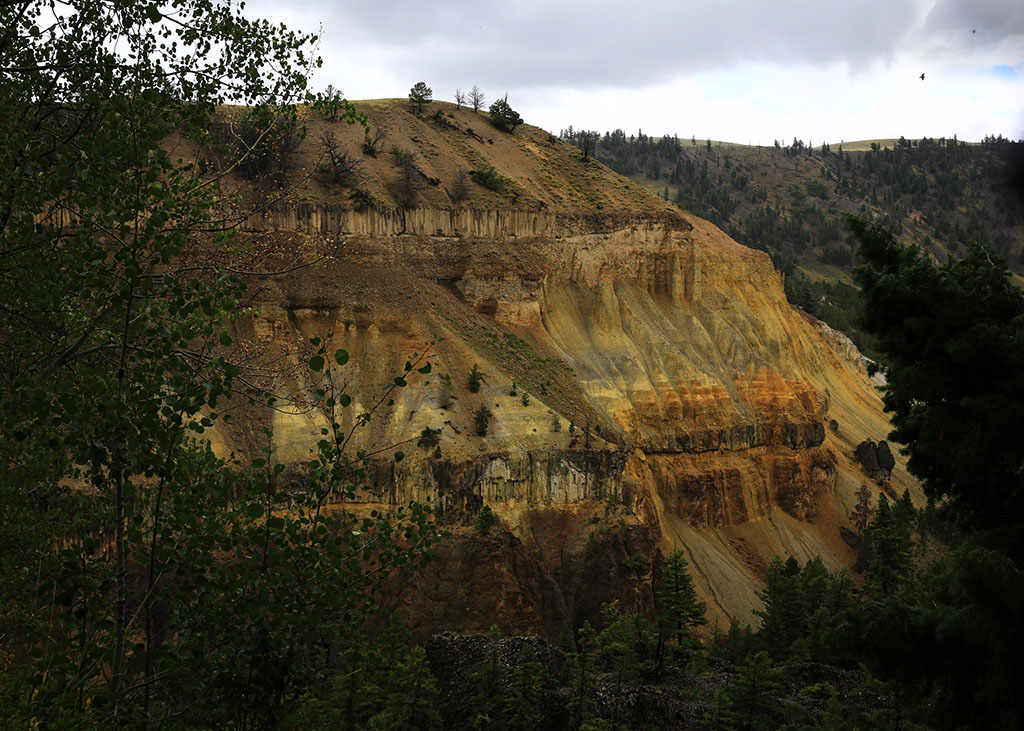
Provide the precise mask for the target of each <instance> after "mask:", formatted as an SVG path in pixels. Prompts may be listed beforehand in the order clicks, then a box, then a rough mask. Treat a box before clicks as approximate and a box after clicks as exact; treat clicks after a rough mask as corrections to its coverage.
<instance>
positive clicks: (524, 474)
mask: <svg viewBox="0 0 1024 731" xmlns="http://www.w3.org/2000/svg"><path fill="white" fill-rule="evenodd" d="M356 107H357V109H358V110H359V111H361V112H363V113H365V114H366V115H367V118H368V121H369V124H370V126H371V129H372V130H378V129H379V130H384V131H385V133H386V137H385V138H384V141H383V144H382V145H381V146H380V149H379V150H378V151H377V152H376V154H375V155H374V154H370V153H367V152H365V151H364V148H363V142H364V131H363V129H362V128H360V127H359V126H348V125H345V124H343V123H339V122H329V121H326V120H324V119H323V118H320V117H319V116H317V115H310V116H309V118H308V119H306V120H305V124H306V128H307V134H306V136H305V139H304V140H302V141H301V142H299V141H295V143H294V145H290V146H289V147H288V154H287V159H286V160H285V159H282V160H281V164H279V165H277V164H275V167H273V168H270V169H267V168H264V169H263V170H262V172H261V174H260V175H258V176H256V177H255V178H254V179H248V180H247V179H245V178H244V177H242V176H239V175H238V171H230V172H229V173H228V175H229V176H234V177H233V178H232V179H233V180H234V183H235V184H236V185H237V186H238V189H239V191H241V193H242V194H243V195H244V196H246V197H250V198H251V199H253V200H259V199H262V200H263V201H265V205H264V208H263V211H262V213H260V214H258V215H256V216H253V217H250V218H249V219H248V220H247V221H246V222H245V224H244V227H243V228H244V229H245V231H246V233H245V234H244V235H243V236H242V237H241V242H240V243H241V244H243V247H242V248H243V251H246V252H247V253H246V254H245V256H246V257H247V260H246V261H245V262H243V263H242V264H240V265H239V264H236V265H235V266H241V267H242V268H243V269H246V270H248V272H249V273H250V274H251V276H250V277H249V280H248V281H249V284H250V287H249V293H248V300H247V302H246V303H245V304H246V305H247V306H249V307H251V308H253V311H254V312H253V314H252V315H250V316H247V317H244V318H241V319H239V320H238V321H236V324H235V327H234V335H235V339H236V342H239V343H241V346H240V347H239V348H238V350H236V352H235V358H236V360H238V361H239V362H242V363H243V364H245V366H246V368H247V369H248V370H247V377H249V378H250V379H251V381H252V383H254V384H256V385H259V386H260V387H262V388H267V389H269V390H271V391H273V392H274V393H276V394H278V395H279V400H278V403H277V406H276V408H275V410H274V411H272V412H269V413H268V412H262V411H258V410H257V411H255V412H254V411H246V416H245V418H239V417H238V416H237V415H236V416H235V418H234V419H233V420H232V421H231V423H230V424H218V426H217V427H216V431H215V436H214V443H215V446H216V447H217V449H218V451H219V452H220V453H222V454H225V455H226V454H228V453H230V452H232V451H234V452H236V453H249V454H255V453H256V452H257V451H258V450H259V449H260V446H261V445H262V443H263V438H262V437H261V436H260V433H261V429H262V428H264V427H271V428H272V429H273V441H272V447H273V450H274V454H275V458H276V459H278V460H280V461H281V462H283V463H284V464H285V465H286V466H287V469H286V472H285V477H284V479H286V480H289V481H292V482H294V483H295V484H301V483H302V481H303V479H304V478H303V470H304V464H305V460H306V459H308V457H309V455H310V453H311V449H312V448H313V445H314V444H315V442H316V440H317V439H318V438H319V437H318V434H319V433H320V429H321V428H323V427H324V426H325V425H326V421H325V416H324V414H323V412H322V411H321V410H320V409H318V408H316V407H315V405H314V404H310V403H308V402H306V401H304V400H303V398H304V397H294V396H293V397H289V394H294V393H300V392H301V391H302V389H303V388H307V387H308V386H309V385H310V384H311V383H315V382H316V376H315V375H314V374H312V373H310V372H309V369H308V368H307V367H306V365H305V364H306V361H307V360H308V358H309V355H310V354H311V353H312V349H311V346H310V342H311V340H312V339H313V338H314V337H320V338H325V339H327V344H328V350H329V351H331V352H333V349H335V348H344V349H345V350H347V351H348V352H349V353H350V354H351V356H352V365H351V366H349V370H348V371H346V373H347V381H346V388H347V390H348V392H349V393H352V394H353V398H354V401H353V407H352V408H351V409H350V410H347V411H346V412H345V414H344V426H345V427H346V428H347V427H348V426H349V425H351V424H352V423H353V419H354V418H355V416H354V414H353V412H355V414H358V411H359V409H360V408H367V405H368V404H369V403H372V398H373V396H374V394H379V393H380V392H381V389H382V384H387V383H390V382H391V381H392V378H393V377H394V376H395V375H396V374H401V373H402V372H403V365H402V364H403V363H404V362H405V361H406V359H407V358H408V357H409V356H410V354H412V353H422V352H423V350H424V348H425V347H429V353H430V355H429V358H430V362H431V364H432V371H431V373H430V374H429V375H427V376H425V377H418V378H417V379H415V380H414V379H410V386H409V387H408V388H403V389H401V390H400V391H397V392H395V393H394V394H393V396H392V398H393V402H392V403H390V404H389V405H388V406H387V407H386V409H385V411H386V413H385V414H383V416H384V417H385V418H378V416H375V418H374V419H373V421H372V422H371V423H370V425H369V426H368V427H367V428H366V429H363V430H361V431H360V432H359V437H358V439H359V444H360V445H361V446H362V447H363V448H365V449H367V450H368V451H377V450H381V449H385V448H386V447H387V446H388V445H395V444H398V445H402V444H408V446H403V447H402V450H403V451H404V457H405V458H404V459H403V460H401V461H400V462H399V461H396V460H395V459H394V458H392V457H391V456H390V454H391V452H390V451H385V452H384V455H387V456H383V457H380V458H378V462H377V466H376V468H375V471H376V487H375V488H374V491H373V492H371V493H370V494H369V495H368V496H365V497H363V498H361V500H362V502H363V503H365V505H364V507H365V509H374V508H377V509H379V508H381V507H385V508H387V507H389V506H394V505H398V504H401V503H403V502H404V501H406V500H407V499H418V500H423V501H429V502H430V503H431V504H432V505H433V506H434V507H435V510H436V512H437V514H438V516H439V518H440V519H441V520H442V521H443V522H444V523H445V524H447V525H448V526H450V527H451V528H452V529H453V531H454V538H453V540H451V541H449V542H448V543H446V544H445V545H444V546H442V547H441V548H439V549H438V552H437V560H436V561H434V562H433V563H432V564H431V565H430V566H428V568H427V569H426V571H425V573H424V574H422V575H420V576H418V577H416V578H415V579H410V580H409V581H408V582H405V581H404V580H403V582H402V583H401V584H400V585H399V586H401V589H400V590H399V589H397V588H396V590H395V592H394V593H393V594H391V595H390V598H389V600H388V602H389V606H392V607H402V608H403V609H404V610H405V613H406V615H407V617H408V619H409V622H410V626H411V628H412V629H413V631H414V634H416V635H417V636H420V637H425V636H426V635H427V634H429V633H430V632H431V631H435V630H437V629H440V628H445V627H448V626H456V627H460V628H462V629H486V628H487V627H489V626H490V625H492V624H495V623H497V624H498V625H499V626H500V627H501V629H502V630H503V631H506V632H513V631H529V632H535V633H539V634H541V635H544V636H547V637H555V636H557V634H558V633H559V632H560V631H562V630H563V628H565V627H567V626H578V625H579V623H580V622H582V621H583V620H591V621H594V622H596V621H598V619H599V610H600V607H601V605H602V604H603V603H605V602H608V601H612V600H619V601H620V603H621V604H622V605H623V606H624V607H632V608H635V609H638V610H640V611H641V612H644V613H649V612H650V611H651V609H652V594H651V584H650V581H651V578H652V575H653V573H654V572H656V571H657V570H658V565H659V561H660V558H659V557H660V556H661V555H663V554H667V553H668V552H671V551H672V550H675V549H677V548H682V549H684V550H685V551H686V553H687V555H688V557H689V559H690V562H691V565H692V566H693V569H694V571H695V576H696V581H697V584H698V590H699V593H700V594H701V596H702V597H704V598H705V599H706V600H707V601H708V604H709V607H710V616H711V617H712V619H713V620H715V621H718V622H719V623H725V624H727V623H728V622H729V621H731V620H734V619H736V620H740V621H741V622H744V623H745V622H750V621H752V619H753V614H752V612H753V611H754V610H755V609H756V608H757V607H758V606H759V603H758V600H757V599H756V597H755V591H756V589H757V588H758V586H759V582H760V580H761V576H762V574H763V571H764V567H765V565H766V564H767V562H768V560H769V559H770V558H771V557H772V556H773V555H776V554H782V555H794V556H796V557H797V558H799V559H800V560H801V561H805V560H807V559H810V558H812V557H814V556H815V555H818V554H820V555H822V557H823V558H824V560H825V562H826V565H828V566H829V567H831V568H833V569H838V568H840V567H844V566H847V567H848V566H850V565H852V563H853V561H854V559H855V552H854V551H853V549H852V548H851V547H850V546H849V545H847V543H845V542H844V541H843V539H842V538H841V537H840V529H841V528H843V527H845V526H847V524H848V519H847V517H846V516H847V515H848V514H849V513H850V510H851V509H852V507H853V504H854V502H855V492H856V491H857V489H858V487H859V486H860V484H861V483H862V482H865V481H869V480H868V478H867V477H866V476H865V475H864V473H863V472H862V470H861V469H860V467H859V465H858V464H857V463H856V461H855V460H854V458H853V452H854V449H855V447H856V445H858V444H859V443H861V442H862V441H864V440H872V441H877V440H880V439H884V438H885V435H886V433H887V432H888V424H887V421H886V419H885V417H884V415H883V413H882V410H881V402H880V399H879V396H878V394H877V392H876V390H875V385H874V383H873V382H872V381H871V380H870V379H869V378H868V376H867V374H866V372H865V371H864V368H863V364H862V362H861V360H860V357H859V355H858V354H857V353H856V351H855V350H853V349H852V347H851V346H850V345H849V343H848V341H846V340H845V339H844V338H843V337H842V336H841V335H838V334H837V333H835V332H833V331H831V330H830V329H829V328H827V327H825V326H823V325H822V324H821V323H819V322H817V321H815V320H813V319H811V318H808V317H807V316H806V315H804V314H803V313H801V312H800V311H799V310H796V309H794V308H792V307H791V306H790V305H789V303H788V302H787V301H786V298H785V295H784V292H783V287H782V278H781V277H780V276H779V274H778V273H777V272H776V270H775V269H774V267H773V266H772V262H771V260H770V259H769V257H768V256H767V254H765V253H763V252H759V251H755V250H752V249H748V248H746V247H744V246H741V245H739V244H737V243H736V242H735V241H733V240H732V239H730V238H729V236H727V235H726V234H725V233H723V232H722V231H721V230H719V229H718V228H717V227H715V226H714V225H712V224H710V223H708V222H707V221H704V220H702V219H700V218H697V217H695V216H693V215H691V214H688V213H684V212H682V211H680V210H679V209H678V208H677V207H675V206H672V205H670V204H668V203H666V202H665V201H663V200H660V199H659V198H658V197H657V196H654V195H652V194H650V193H647V192H646V191H645V190H644V189H643V188H642V186H640V185H639V184H638V183H636V182H633V181H630V180H627V179H625V178H622V177H620V176H619V175H617V174H615V173H614V172H613V171H611V170H610V169H608V168H607V167H605V166H603V165H599V164H596V163H593V162H591V163H585V162H584V161H582V160H581V159H580V156H579V153H578V152H577V150H575V148H573V147H572V146H571V145H569V144H567V143H566V142H564V141H562V140H559V139H557V138H555V137H553V136H552V135H550V134H548V133H547V132H545V131H543V130H540V129H537V128H533V127H530V126H528V125H523V126H520V127H517V128H516V129H515V131H514V133H512V134H509V133H507V132H504V131H501V130H499V129H496V128H495V127H493V126H492V125H491V124H490V123H489V122H488V120H487V119H486V118H485V117H484V116H483V115H480V114H475V113H473V112H472V111H471V110H466V109H462V110H458V111H456V110H455V109H454V105H450V104H443V103H434V104H433V105H432V106H431V107H428V108H427V109H425V110H424V113H423V114H422V115H416V114H414V113H413V112H412V111H411V110H410V108H409V105H408V103H407V102H403V101H373V102H365V103H356ZM435 110H436V111H438V112H440V113H439V114H435ZM229 111H230V110H229ZM232 113H239V112H238V110H234V112H232ZM235 128H236V129H237V128H240V127H237V126H236V127H235ZM325 131H329V132H331V133H333V135H334V139H335V141H336V143H337V148H338V149H339V150H341V151H342V152H343V153H344V154H345V155H346V156H348V157H349V158H350V159H352V160H356V161H358V163H359V164H358V165H357V166H356V169H355V171H354V173H353V174H352V175H349V176H347V177H346V178H345V179H343V180H341V181H331V180H329V179H327V176H326V174H325V173H324V172H322V168H323V166H324V160H323V156H322V155H321V152H322V150H323V146H322V144H321V142H322V140H323V133H324V132H325ZM392 148H395V149H396V151H395V152H394V153H392V152H389V151H386V150H391V149H392ZM410 153H411V156H410ZM192 154H196V155H197V156H198V157H199V158H200V159H207V158H208V159H209V160H210V161H209V162H208V163H207V164H216V159H215V156H214V154H213V153H211V152H209V151H204V150H199V151H193V153H192ZM204 156H205V157H204ZM492 167H493V169H494V171H495V173H496V174H497V175H498V176H500V180H501V181H502V182H501V184H500V186H499V187H498V189H497V190H490V189H489V188H488V187H487V186H486V185H484V184H482V183H480V182H476V181H475V180H473V179H470V182H469V184H468V191H467V195H466V196H465V197H462V196H457V195H454V194H453V188H455V187H456V176H457V175H458V171H459V170H460V169H463V170H477V171H481V170H482V171H486V170H488V169H490V168H492ZM410 180H412V181H414V183H413V184H412V185H413V187H414V188H415V196H416V197H415V200H414V201H410V199H409V198H408V192H409V191H408V186H409V181H410ZM456 198H460V200H456ZM402 203H405V204H406V205H402ZM194 255H195V256H198V257H204V258H207V259H209V258H210V257H213V258H215V257H216V256H217V250H216V249H211V248H208V247H207V248H206V249H204V250H201V251H199V252H196V253H194ZM474 365H478V367H479V368H480V369H481V370H482V371H483V373H484V380H483V384H482V387H481V388H480V390H479V392H473V391H472V390H471V388H470V387H469V385H468V375H469V373H470V371H471V369H472V368H473V366H474ZM445 376H448V377H450V381H448V382H447V383H446V380H445V378H444V377H445ZM481 406H487V408H488V409H490V411H491V412H492V414H493V416H492V418H491V420H490V422H489V424H487V425H486V427H485V429H484V431H485V432H486V433H485V434H484V435H478V429H477V426H476V424H475V423H474V416H475V414H476V413H477V412H478V410H479V408H480V407H481ZM236 408H242V409H245V408H246V407H245V406H244V405H242V404H240V405H238V406H237V407H236ZM427 427H431V428H437V429H440V430H441V433H440V435H439V442H438V449H437V450H431V449H429V448H419V447H415V446H413V444H411V443H410V442H413V443H414V442H415V441H416V437H417V435H419V434H421V432H422V430H423V429H425V428H427ZM869 482H871V484H872V485H873V491H874V492H878V491H879V490H881V489H885V490H886V491H888V492H889V493H890V494H891V495H895V494H896V493H897V492H902V491H903V490H904V489H905V488H910V489H911V490H912V491H914V492H915V494H916V495H917V496H918V497H920V494H919V493H918V492H917V488H916V485H915V484H914V482H913V481H912V480H911V479H910V478H909V477H908V475H907V474H906V472H905V470H904V469H903V467H902V466H899V465H897V467H896V469H895V471H894V472H893V474H892V475H891V477H890V478H887V479H881V480H879V481H878V482H877V483H875V482H874V481H869ZM375 496H376V497H375ZM483 505H488V506H489V507H491V509H492V510H493V511H494V512H495V513H496V515H497V516H498V518H499V525H498V528H497V529H496V531H497V532H496V533H495V534H493V535H492V536H491V537H490V538H484V537H481V536H480V535H478V534H477V532H476V531H474V530H473V529H472V528H471V527H469V526H471V525H472V523H473V522H474V521H475V520H476V518H477V515H478V513H479V511H480V510H481V508H482V506H483Z"/></svg>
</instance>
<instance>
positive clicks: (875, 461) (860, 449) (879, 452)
mask: <svg viewBox="0 0 1024 731" xmlns="http://www.w3.org/2000/svg"><path fill="white" fill-rule="evenodd" d="M853 456H854V459H856V460H857V462H858V463H859V464H860V468H861V469H862V470H864V474H865V475H867V476H868V477H870V478H871V479H873V480H887V479H889V475H891V474H892V469H893V467H895V466H896V460H895V459H894V458H893V456H892V452H891V451H890V449H889V445H888V443H887V442H885V441H881V442H878V443H877V444H875V443H874V442H873V441H871V440H870V439H865V440H864V441H863V442H861V443H860V444H858V445H857V448H856V449H855V450H854V452H853Z"/></svg>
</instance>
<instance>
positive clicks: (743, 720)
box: [725, 652, 783, 731]
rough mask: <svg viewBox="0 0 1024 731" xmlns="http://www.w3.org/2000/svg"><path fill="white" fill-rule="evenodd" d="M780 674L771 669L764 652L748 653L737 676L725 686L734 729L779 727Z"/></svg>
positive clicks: (746, 729)
mask: <svg viewBox="0 0 1024 731" xmlns="http://www.w3.org/2000/svg"><path fill="white" fill-rule="evenodd" d="M780 677H781V673H780V672H779V671H778V670H775V669H773V668H772V661H771V658H770V657H769V655H768V653H767V652H759V653H757V654H756V655H752V656H750V657H748V658H747V660H746V661H745V662H744V663H743V664H742V665H741V666H740V668H739V677H737V678H736V680H735V681H733V682H732V683H730V684H729V685H728V686H727V687H726V690H725V692H726V696H727V697H728V699H729V702H730V703H731V705H732V708H733V718H734V723H735V728H737V729H740V730H741V731H761V729H765V731H767V730H768V729H776V728H778V727H779V726H780V719H781V718H782V716H783V708H782V705H781V704H780V703H779V700H778V697H779V696H780V695H782V682H781V680H780Z"/></svg>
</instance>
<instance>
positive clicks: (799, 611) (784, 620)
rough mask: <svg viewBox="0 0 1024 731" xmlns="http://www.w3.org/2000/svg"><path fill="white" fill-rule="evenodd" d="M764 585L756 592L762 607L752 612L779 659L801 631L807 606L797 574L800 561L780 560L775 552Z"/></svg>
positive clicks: (785, 655) (766, 643) (768, 644)
mask: <svg viewBox="0 0 1024 731" xmlns="http://www.w3.org/2000/svg"><path fill="white" fill-rule="evenodd" d="M764 581H765V588H764V589H763V590H762V591H759V592H758V594H757V596H758V598H759V599H760V600H761V601H762V602H764V609H763V610H758V611H755V612H754V613H755V614H756V615H757V616H759V617H761V620H762V625H761V637H762V638H763V640H764V642H765V646H766V647H767V649H768V652H770V653H771V655H772V657H775V658H778V659H780V660H781V659H782V658H784V657H787V656H788V655H789V653H790V648H791V646H792V645H793V643H794V642H796V640H798V639H799V638H800V637H801V636H802V635H803V633H804V629H805V628H806V623H807V607H806V604H805V600H804V593H803V592H804V588H803V583H802V581H801V577H800V564H799V563H798V562H797V561H796V559H794V558H792V557H790V558H789V559H787V560H786V562H785V563H783V561H782V559H781V558H780V557H779V556H775V557H774V558H773V559H772V560H771V562H770V563H769V564H768V568H767V570H766V571H765V579H764Z"/></svg>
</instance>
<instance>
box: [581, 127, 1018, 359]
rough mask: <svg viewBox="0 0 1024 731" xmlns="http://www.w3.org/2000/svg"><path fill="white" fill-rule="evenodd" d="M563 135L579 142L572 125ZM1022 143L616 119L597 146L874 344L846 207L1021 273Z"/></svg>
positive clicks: (818, 309)
mask: <svg viewBox="0 0 1024 731" xmlns="http://www.w3.org/2000/svg"><path fill="white" fill-rule="evenodd" d="M562 134H563V135H564V136H565V137H566V138H567V139H569V140H570V141H572V142H574V143H575V144H577V145H580V144H582V143H581V136H580V135H579V133H578V132H573V130H572V129H571V128H570V129H569V130H566V131H563V133H562ZM1022 148H1024V143H1019V142H1018V143H1014V142H1011V141H1009V140H1006V139H1003V138H987V139H986V140H985V141H984V142H982V143H981V144H971V143H965V142H960V141H958V140H957V139H956V138H955V137H954V138H953V139H938V140H936V139H922V140H907V139H905V138H902V137H901V138H899V139H892V140H874V141H863V142H850V143H839V144H831V145H828V144H826V145H820V146H815V147H811V146H810V145H809V144H806V143H804V142H803V141H801V140H793V142H792V143H791V144H789V145H784V144H779V143H777V144H776V146H775V147H756V146H747V145H736V144H729V143H722V142H717V141H710V140H696V139H692V140H684V139H678V138H676V137H667V136H666V137H660V138H653V137H649V136H647V135H644V134H643V133H640V134H639V135H636V136H632V135H631V136H628V137H627V136H626V134H625V133H624V132H622V131H621V130H616V131H615V132H613V133H606V134H605V135H604V136H603V137H599V138H598V140H597V142H596V145H595V150H594V156H595V157H596V159H598V160H600V161H601V162H603V163H605V164H606V165H608V166H609V167H611V168H612V169H614V170H616V171H617V172H620V173H622V174H623V175H627V176H629V177H631V178H632V179H635V180H637V181H638V182H641V183H643V184H644V185H645V186H646V187H647V188H648V189H649V190H651V191H652V192H655V193H656V194H658V195H660V196H662V197H663V199H665V200H667V201H671V202H673V203H675V204H676V205H678V206H680V207H682V208H683V209H685V210H687V211H691V212H693V213H694V214H696V215H698V216H702V217H704V218H706V219H708V220H709V221H711V222H713V223H715V224H716V225H718V226H720V227H721V228H722V229H723V230H724V231H725V232H726V233H728V234H729V235H730V236H732V237H733V238H734V239H736V240H737V241H739V242H740V243H742V244H744V245H746V246H750V247H752V248H756V249H760V250H762V251H766V252H768V253H769V254H770V255H771V257H772V261H773V262H774V263H775V265H776V268H778V269H779V270H780V271H781V272H783V273H784V274H785V275H786V277H787V282H786V285H787V287H786V288H787V294H788V296H789V298H790V301H791V302H794V303H795V304H799V305H800V306H801V307H803V308H804V309H806V310H807V311H808V312H811V313H813V314H815V315H816V316H817V317H820V318H822V319H824V320H826V321H827V322H829V324H831V325H832V326H833V327H837V328H839V329H841V330H843V331H844V332H846V333H847V334H849V335H850V336H851V337H853V339H854V340H855V341H856V342H857V343H858V345H860V346H861V348H862V349H866V350H869V351H870V350H871V347H872V343H871V342H870V340H869V339H868V338H867V337H866V336H863V335H861V334H860V333H859V332H858V331H857V329H856V323H855V316H856V311H857V307H858V303H857V297H856V293H855V291H854V290H853V288H852V287H851V286H850V285H851V282H850V279H849V272H850V270H851V268H852V267H853V266H855V264H856V261H855V255H854V248H855V247H854V245H853V244H852V243H851V241H850V238H849V235H848V233H847V231H846V227H845V224H844V221H843V218H842V214H844V213H853V214H857V215H861V216H865V217H867V218H869V219H873V220H876V221H878V222H880V223H883V224H885V225H887V226H890V227H891V228H893V229H894V230H895V232H896V233H897V234H898V235H899V237H900V238H901V239H902V240H904V241H906V242H908V243H913V244H917V245H919V246H921V247H922V248H924V249H925V250H927V251H929V252H930V253H931V254H932V255H933V256H934V257H935V258H936V259H937V260H938V261H944V260H945V259H946V258H947V257H948V256H950V255H962V254H963V252H964V251H965V247H966V245H967V243H968V242H970V241H979V242H985V243H989V244H991V245H992V246H993V247H994V248H995V250H996V251H997V252H998V253H1000V254H1001V255H1002V256H1003V257H1005V258H1006V259H1007V260H1008V262H1009V263H1010V266H1011V268H1012V269H1013V270H1014V271H1016V272H1020V271H1022V266H1024V198H1022V197H1021V194H1020V190H1021V189H1020V185H1019V180H1016V179H1015V178H1014V175H1017V176H1019V174H1020V173H1019V170H1020V169H1021V155H1022ZM1015 180H1016V182H1015Z"/></svg>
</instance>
